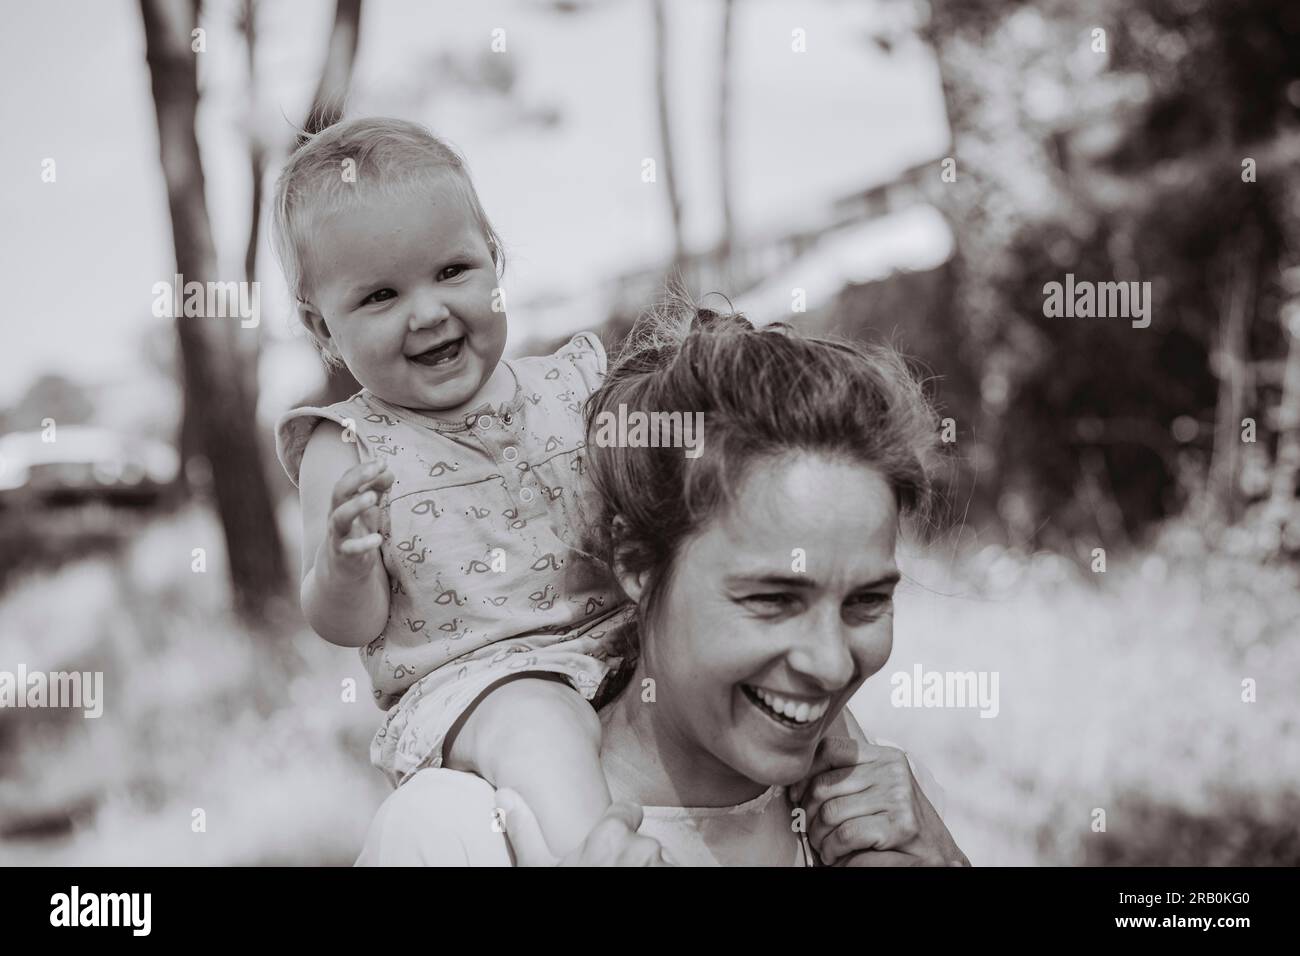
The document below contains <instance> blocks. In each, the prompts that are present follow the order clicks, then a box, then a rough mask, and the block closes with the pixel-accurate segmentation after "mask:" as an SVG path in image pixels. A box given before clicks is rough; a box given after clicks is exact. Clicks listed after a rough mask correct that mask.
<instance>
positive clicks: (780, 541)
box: [699, 455, 898, 574]
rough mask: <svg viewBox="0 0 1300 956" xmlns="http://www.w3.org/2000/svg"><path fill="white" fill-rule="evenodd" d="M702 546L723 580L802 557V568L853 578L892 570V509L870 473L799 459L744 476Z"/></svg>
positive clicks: (880, 481)
mask: <svg viewBox="0 0 1300 956" xmlns="http://www.w3.org/2000/svg"><path fill="white" fill-rule="evenodd" d="M731 497H732V500H731V502H730V505H729V506H728V507H726V509H725V512H724V513H723V514H722V515H720V516H719V518H718V520H716V521H714V522H710V525H709V527H708V529H707V530H706V531H705V532H704V533H703V534H702V535H701V537H700V542H699V543H700V544H701V545H704V546H706V548H707V550H708V551H710V552H712V554H711V555H710V559H711V560H714V561H721V562H723V563H724V564H725V565H726V566H727V567H728V569H729V570H728V573H735V572H736V571H741V572H745V573H748V571H750V570H758V569H759V568H760V567H766V566H768V565H771V566H773V567H774V568H778V569H779V567H780V566H781V565H782V564H783V565H784V566H785V568H786V570H787V571H788V570H789V568H790V565H791V563H792V562H793V561H795V560H796V559H798V558H799V557H800V556H801V555H800V554H799V553H796V551H797V550H798V551H800V552H801V554H802V557H803V559H804V561H805V562H806V564H807V565H808V566H809V567H810V568H811V566H812V565H814V564H815V565H817V566H820V567H821V568H822V569H823V572H824V573H827V572H829V571H830V567H831V565H834V566H836V567H837V568H839V569H840V570H844V571H848V570H851V571H853V572H854V573H855V574H858V573H863V574H872V573H880V574H885V573H887V572H889V571H890V570H892V568H893V555H894V543H895V541H896V539H897V533H898V506H897V503H896V501H895V498H894V493H893V491H892V490H891V489H890V487H889V484H888V483H887V482H886V481H885V479H884V477H883V476H882V475H881V474H880V472H879V471H877V470H876V469H875V468H872V467H871V466H869V465H866V464H862V463H857V462H846V461H838V460H833V459H829V458H826V457H822V456H815V455H802V456H791V457H787V458H783V459H778V460H772V461H771V462H764V463H762V464H761V465H759V466H758V467H753V468H751V469H749V473H748V474H747V475H746V477H745V479H744V481H742V482H741V485H740V487H739V488H738V489H736V492H735V493H734V494H733V495H732V496H731Z"/></svg>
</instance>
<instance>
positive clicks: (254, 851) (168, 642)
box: [0, 510, 1300, 865]
mask: <svg viewBox="0 0 1300 956" xmlns="http://www.w3.org/2000/svg"><path fill="white" fill-rule="evenodd" d="M292 525H293V520H292V515H286V521H285V527H286V530H287V531H289V530H291V529H292ZM289 540H292V537H290V538H289ZM219 541H220V534H219V532H218V529H217V527H216V525H215V522H214V521H213V520H212V519H211V517H210V516H208V515H207V514H206V513H205V512H203V511H201V510H189V511H184V512H181V513H179V514H178V515H176V516H173V517H170V518H168V519H166V520H164V521H160V522H157V523H155V524H153V525H150V526H148V527H147V528H145V529H144V530H143V531H141V532H140V533H138V534H136V535H135V536H133V537H132V538H131V540H130V541H129V542H128V543H127V544H126V545H125V546H124V547H123V549H122V550H120V551H119V552H117V553H115V554H114V553H107V554H105V553H97V554H94V555H91V556H88V557H86V558H84V559H82V560H78V561H75V562H73V563H70V564H65V565H63V566H62V567H59V568H58V569H56V570H53V571H49V570H45V571H41V572H38V573H36V574H33V575H31V576H29V577H27V578H23V579H21V580H18V581H16V582H15V583H14V584H13V586H12V587H11V588H10V589H9V590H8V591H7V592H6V593H5V594H4V595H3V597H2V598H0V660H3V661H6V662H18V661H22V662H24V663H26V665H27V667H28V669H29V670H37V669H40V670H60V669H78V670H103V671H104V672H105V709H104V715H103V716H102V717H101V718H99V719H97V720H87V719H84V718H82V717H81V716H80V715H79V713H68V712H65V711H56V710H22V711H17V710H7V711H3V712H0V857H3V858H4V859H5V860H6V861H10V862H13V863H16V864H29V863H31V864H34V863H50V864H78V865H95V864H128V865H130V864H164V865H165V864H180V865H184V864H314V863H328V864H345V863H349V862H351V860H352V859H353V857H354V856H355V854H356V851H357V849H358V847H359V845H360V841H361V839H362V836H363V834H364V832H365V828H366V826H367V824H368V822H369V818H370V816H371V814H372V813H373V811H374V809H375V808H376V807H377V806H378V804H379V802H380V801H381V800H382V799H383V797H384V795H385V793H386V792H387V786H386V784H385V783H384V782H383V781H382V779H381V778H380V776H379V774H378V773H377V772H375V771H373V770H372V769H371V768H370V767H369V764H368V761H367V756H366V754H367V745H368V741H369V738H370V736H371V734H372V733H373V731H374V729H375V727H376V726H377V723H378V721H379V719H380V716H381V715H380V713H379V711H378V710H377V709H376V708H375V707H374V706H373V705H372V704H371V703H370V698H369V695H368V693H367V685H366V680H365V675H364V673H363V671H362V668H361V665H360V662H359V661H358V660H357V657H356V655H355V654H353V653H349V652H346V651H343V650H340V649H338V648H334V647H330V646H328V645H326V644H324V643H323V642H322V641H320V640H319V639H318V638H316V637H315V636H314V635H312V634H311V633H310V632H309V631H307V630H306V628H305V627H303V626H295V627H291V628H289V629H288V630H287V632H286V633H283V634H278V635H264V634H259V635H250V634H248V633H246V632H245V631H244V630H243V629H242V628H241V627H239V626H238V624H237V623H236V622H235V621H233V620H232V619H231V618H230V617H229V615H228V614H227V612H226V611H225V610H224V609H225V608H226V607H227V605H228V595H227V594H226V591H225V586H224V583H223V574H222V568H223V562H224V558H223V557H222V556H221V555H220V548H219V544H216V543H214V542H219ZM195 547H204V548H206V549H207V567H208V570H207V571H206V572H205V573H195V572H194V571H192V570H191V560H192V559H191V550H192V549H193V548H195ZM903 567H904V570H905V572H906V576H907V583H906V584H905V586H904V587H903V589H902V590H901V591H900V593H899V597H898V602H897V604H898V616H897V626H896V632H895V642H894V653H893V657H892V658H891V659H890V661H889V663H888V664H887V665H886V667H885V669H884V670H883V671H882V672H881V673H880V674H878V675H877V676H876V677H874V678H873V679H871V680H870V681H868V683H867V684H866V685H865V687H864V688H863V690H862V691H861V692H860V693H859V694H858V696H857V697H856V698H855V699H854V702H853V709H854V711H855V713H856V715H857V716H858V719H859V721H860V722H861V723H862V724H863V726H864V727H865V728H866V729H867V731H868V732H869V733H871V734H873V735H876V736H881V737H884V738H888V739H890V740H893V741H897V742H899V743H900V744H902V745H903V746H905V747H906V748H907V749H908V750H909V752H910V753H912V754H913V755H914V756H915V757H918V758H919V759H920V760H921V761H922V762H924V763H925V764H926V765H927V766H928V767H929V769H930V770H931V771H932V772H933V773H934V774H935V776H936V777H938V779H939V780H940V781H941V782H942V784H943V786H944V789H945V796H946V802H945V807H944V812H945V818H946V820H947V821H948V823H949V826H950V828H951V829H952V831H953V833H954V835H955V836H956V838H957V840H958V842H959V843H960V844H961V845H962V847H963V848H964V849H965V850H966V851H967V853H968V855H969V856H970V857H971V859H972V860H973V861H974V862H975V863H977V864H985V865H998V864H1021V863H1024V864H1117V863H1118V864H1127V863H1157V864H1158V863H1175V862H1179V863H1247V864H1253V863H1290V864H1295V863H1297V862H1300V841H1298V840H1297V836H1296V828H1295V826H1294V820H1295V819H1296V817H1297V812H1298V811H1300V795H1298V793H1297V781H1296V772H1295V769H1294V768H1297V767H1300V726H1297V716H1296V706H1295V696H1296V688H1297V687H1298V686H1300V641H1297V637H1300V634H1297V623H1296V622H1297V621H1300V586H1298V585H1300V581H1298V579H1297V572H1296V569H1295V568H1294V567H1285V566H1267V565H1262V564H1260V563H1259V562H1258V561H1257V560H1255V559H1253V558H1250V557H1246V556H1231V555H1227V554H1220V553H1215V552H1212V551H1208V550H1205V549H1204V548H1203V547H1202V546H1200V545H1199V544H1197V542H1196V539H1195V538H1194V536H1192V537H1188V536H1186V535H1182V536H1178V535H1176V534H1175V533H1174V532H1173V531H1171V533H1170V535H1169V536H1167V537H1166V539H1165V540H1163V541H1162V542H1158V543H1157V544H1156V545H1154V546H1153V547H1152V548H1151V549H1149V550H1148V551H1145V552H1143V553H1142V554H1139V555H1134V556H1132V557H1131V558H1129V559H1127V560H1123V561H1114V562H1112V564H1111V566H1110V567H1109V568H1108V569H1107V571H1106V572H1105V573H1104V574H1092V573H1089V572H1088V571H1086V570H1085V571H1080V570H1078V569H1077V568H1076V567H1075V566H1074V565H1072V564H1070V563H1069V562H1066V561H1064V560H1063V559H1061V558H1059V557H1055V556H1052V555H1037V556H1026V555H1019V554H1016V553H1013V552H1009V551H1005V550H1000V549H996V548H985V549H983V550H979V551H976V552H974V553H971V554H966V555H963V556H961V557H960V558H958V559H951V558H950V557H948V556H944V555H942V554H939V553H937V552H931V553H919V554H909V555H906V556H905V560H904V561H903ZM916 663H920V664H921V665H922V667H923V668H924V669H925V670H938V671H968V670H969V671H997V672H998V675H999V691H1000V700H999V705H1000V712H999V714H998V716H997V717H996V718H993V719H983V718H980V717H979V715H978V713H977V712H976V711H974V710H958V709H907V708H895V707H892V706H891V705H890V699H889V697H890V689H891V688H890V682H889V676H890V675H891V674H892V673H894V672H896V671H909V672H910V671H911V669H912V667H913V665H914V664H916ZM5 666H6V667H8V666H11V665H9V664H6V665H5ZM1246 678H1250V679H1253V680H1254V681H1255V682H1256V694H1257V700H1256V701H1255V702H1254V703H1244V702H1243V701H1242V681H1243V679H1246ZM348 679H352V680H355V681H356V682H357V688H358V694H357V696H358V700H356V701H355V702H348V701H347V700H345V699H344V696H345V695H344V694H343V692H342V691H343V686H344V682H345V681H346V680H348ZM1098 809H1100V810H1104V811H1105V822H1106V829H1105V832H1096V831H1094V829H1093V822H1094V819H1095V811H1096V810H1098ZM196 811H202V821H203V824H204V826H203V828H202V829H198V828H197V827H196V823H195V821H196Z"/></svg>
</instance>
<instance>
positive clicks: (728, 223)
mask: <svg viewBox="0 0 1300 956" xmlns="http://www.w3.org/2000/svg"><path fill="white" fill-rule="evenodd" d="M735 10H736V4H735V0H722V55H721V56H720V57H718V196H719V197H720V198H721V200H722V239H721V241H720V242H719V243H718V261H719V263H720V264H721V265H722V270H723V271H722V279H723V287H724V288H725V289H727V290H729V291H730V290H733V289H734V288H735V284H734V282H733V281H732V280H733V278H734V277H733V276H732V274H731V273H732V269H731V249H732V245H733V244H734V242H735V236H736V222H735V217H734V212H733V208H732V207H733V203H732V190H731V56H732V34H733V32H734V31H733V25H734V20H735ZM736 291H739V290H736Z"/></svg>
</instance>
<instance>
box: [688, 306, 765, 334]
mask: <svg viewBox="0 0 1300 956" xmlns="http://www.w3.org/2000/svg"><path fill="white" fill-rule="evenodd" d="M694 327H695V328H696V329H698V330H700V331H704V332H720V331H723V330H725V329H729V328H731V329H737V330H743V331H746V332H752V331H754V326H753V323H751V322H750V321H749V319H747V318H745V316H744V315H743V314H742V313H740V312H715V311H713V310H712V309H706V308H703V307H701V308H697V309H696V310H695V322H694Z"/></svg>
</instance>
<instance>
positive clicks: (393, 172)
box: [271, 116, 505, 365]
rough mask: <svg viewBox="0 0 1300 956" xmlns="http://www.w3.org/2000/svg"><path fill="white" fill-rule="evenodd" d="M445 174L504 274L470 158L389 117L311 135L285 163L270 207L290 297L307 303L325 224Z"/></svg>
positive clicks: (337, 125)
mask: <svg viewBox="0 0 1300 956" xmlns="http://www.w3.org/2000/svg"><path fill="white" fill-rule="evenodd" d="M447 173H450V174H451V176H452V182H453V183H454V184H455V185H456V187H457V188H458V189H459V190H460V191H461V193H462V195H463V196H464V198H465V201H466V202H467V203H468V204H469V208H470V211H471V213H472V214H473V216H474V218H475V219H476V220H477V221H478V224H479V226H480V227H481V228H482V230H483V237H484V239H486V240H487V244H488V249H489V250H490V251H491V253H492V261H493V262H494V263H495V265H496V268H497V272H498V273H501V272H502V271H504V269H505V253H504V250H503V249H502V245H501V239H500V237H499V236H498V235H497V233H496V230H495V229H493V228H492V223H491V221H489V219H488V217H487V213H485V212H484V211H483V205H482V203H480V202H479V198H478V193H477V192H476V191H475V190H474V183H473V182H472V181H471V180H470V175H469V169H468V167H467V166H466V165H465V160H464V159H463V158H462V157H461V155H460V154H459V153H458V152H457V151H456V150H455V149H454V148H453V147H452V146H451V145H450V144H448V143H446V142H444V141H443V140H441V139H439V138H438V137H436V136H434V135H433V134H432V133H430V132H429V131H428V130H427V129H425V128H424V127H423V126H421V125H419V124H418V123H411V122H408V121H406V120H400V119H390V118H388V117H383V116H376V117H365V118H361V119H351V120H343V121H341V122H338V123H335V124H334V125H333V126H328V127H326V128H325V129H323V130H321V131H320V132H319V133H316V134H314V135H310V136H308V137H306V140H305V141H304V142H303V143H302V145H300V146H299V147H298V148H297V149H295V150H294V152H293V155H291V156H290V157H289V161H288V162H287V163H285V165H284V169H283V170H282V171H281V173H280V178H279V179H278V180H277V181H276V184H275V199H274V202H273V203H272V207H271V243H272V245H273V247H274V248H275V253H276V256H277V258H278V259H279V260H280V267H281V268H282V269H283V270H284V278H285V282H286V283H287V284H288V286H289V292H290V293H291V294H292V295H293V296H294V298H295V299H296V300H297V301H299V302H306V301H307V299H308V294H309V291H310V284H311V283H310V277H309V276H308V275H307V265H306V256H304V255H303V251H304V249H306V248H308V247H309V246H310V243H311V236H312V233H313V232H314V231H315V228H316V227H317V226H318V225H319V223H320V221H321V220H322V218H324V217H325V216H327V215H329V214H330V213H332V212H335V211H337V210H339V209H343V208H346V207H348V206H349V205H351V204H355V203H359V202H364V201H365V200H366V199H367V198H370V197H373V196H376V195H401V194H410V193H412V192H415V191H417V190H419V189H421V188H423V187H425V186H427V185H428V184H429V183H430V182H432V181H434V180H435V179H436V178H437V177H439V176H443V175H446V174H447ZM312 341H313V343H315V339H314V338H313V340H312ZM322 355H323V357H324V358H325V360H326V362H327V363H329V364H335V365H337V364H339V360H338V359H337V358H335V357H333V356H331V355H330V353H328V352H322Z"/></svg>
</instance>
